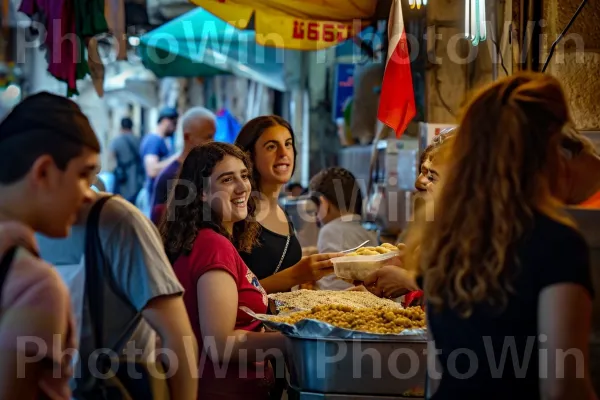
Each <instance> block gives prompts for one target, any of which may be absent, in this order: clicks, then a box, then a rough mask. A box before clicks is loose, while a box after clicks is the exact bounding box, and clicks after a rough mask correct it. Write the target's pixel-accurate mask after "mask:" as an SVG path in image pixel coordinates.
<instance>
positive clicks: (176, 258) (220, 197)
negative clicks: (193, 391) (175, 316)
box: [161, 143, 284, 400]
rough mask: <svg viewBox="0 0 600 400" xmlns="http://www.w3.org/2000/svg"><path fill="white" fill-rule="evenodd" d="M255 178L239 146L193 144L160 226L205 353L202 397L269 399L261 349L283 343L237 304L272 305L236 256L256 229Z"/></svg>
mask: <svg viewBox="0 0 600 400" xmlns="http://www.w3.org/2000/svg"><path fill="white" fill-rule="evenodd" d="M251 177H252V168H251V163H250V160H249V159H248V157H247V156H246V155H245V154H244V153H243V152H242V151H241V150H240V149H238V148H237V147H235V146H232V145H229V144H225V143H208V144H204V145H202V146H199V147H196V148H194V149H193V150H192V151H191V152H190V154H189V155H188V156H187V157H186V159H185V161H184V162H183V165H182V167H181V170H180V173H179V177H178V184H177V185H176V186H175V188H174V190H173V192H172V194H171V198H170V199H169V202H168V207H167V214H166V218H164V220H163V223H162V225H161V234H162V237H163V241H164V244H165V248H166V250H167V254H168V255H169V258H170V259H171V261H172V262H173V268H174V269H175V273H176V275H177V277H178V278H179V280H180V281H181V283H182V285H183V287H184V289H185V294H184V301H185V304H186V308H187V311H188V314H189V317H190V320H191V322H192V327H193V328H194V333H195V335H196V337H197V339H198V343H199V344H201V345H202V347H201V348H202V350H203V352H204V354H203V356H202V357H201V358H200V359H201V361H200V365H199V368H200V382H199V391H198V398H200V399H239V398H245V399H256V400H264V399H267V398H268V397H269V390H270V389H271V387H272V384H273V382H274V379H273V371H272V369H271V368H270V367H269V363H268V362H267V361H265V360H264V359H259V355H260V354H264V353H266V352H267V351H269V350H272V349H276V350H281V351H283V350H282V349H283V348H284V341H283V336H282V335H281V334H280V333H265V332H264V331H263V329H262V325H261V323H260V322H259V321H255V320H254V319H253V318H252V317H250V316H249V315H248V314H246V313H245V312H243V311H241V310H240V309H239V308H240V307H247V308H249V309H250V310H252V311H254V312H255V313H261V314H262V313H266V311H267V305H268V299H267V294H266V292H265V291H264V289H263V288H262V286H261V285H260V283H259V281H258V279H257V278H256V276H255V275H254V274H253V273H252V272H251V271H250V270H249V269H248V267H247V266H246V264H245V263H244V261H243V260H242V259H241V257H240V255H239V254H238V251H251V250H252V248H253V247H254V245H255V244H256V241H257V236H258V232H259V226H258V224H257V223H256V222H254V221H253V216H254V215H253V214H254V212H255V202H254V199H253V197H252V196H250V194H251V190H252V183H251V179H252V178H251ZM232 345H233V346H232ZM263 358H264V357H263ZM222 365H224V366H223V367H221V366H222ZM221 368H224V369H225V371H224V372H223V373H224V377H222V376H220V374H221V372H222V370H221Z"/></svg>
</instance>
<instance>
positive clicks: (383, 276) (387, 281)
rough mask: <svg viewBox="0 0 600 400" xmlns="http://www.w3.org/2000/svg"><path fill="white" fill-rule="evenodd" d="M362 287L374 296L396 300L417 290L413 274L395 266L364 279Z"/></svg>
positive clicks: (381, 269) (387, 266)
mask: <svg viewBox="0 0 600 400" xmlns="http://www.w3.org/2000/svg"><path fill="white" fill-rule="evenodd" d="M364 285H365V287H366V288H367V289H368V290H369V291H370V292H371V293H373V294H374V295H376V296H379V297H385V298H396V297H400V296H402V295H404V294H406V293H407V292H410V291H413V290H419V287H418V286H417V282H416V277H415V274H414V273H412V272H409V271H407V270H405V269H404V268H401V267H399V266H396V265H386V266H385V267H383V268H380V269H378V270H377V271H375V272H374V273H372V274H371V275H369V276H368V277H367V278H366V279H365V281H364Z"/></svg>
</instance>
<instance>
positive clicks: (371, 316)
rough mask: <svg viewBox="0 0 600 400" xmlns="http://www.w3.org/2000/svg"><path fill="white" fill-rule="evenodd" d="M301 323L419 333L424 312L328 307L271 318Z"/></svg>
mask: <svg viewBox="0 0 600 400" xmlns="http://www.w3.org/2000/svg"><path fill="white" fill-rule="evenodd" d="M304 319H316V320H318V321H323V322H327V323H329V324H331V325H333V326H337V327H339V328H345V329H351V330H355V331H361V332H370V333H380V334H398V333H401V332H402V331H404V330H405V329H419V328H421V329H423V328H425V327H426V325H427V324H426V321H425V312H424V311H423V310H422V309H421V308H420V307H410V308H406V309H404V308H397V307H394V308H391V307H377V308H353V307H348V306H343V305H339V304H330V305H322V306H316V307H313V308H312V310H310V311H299V312H295V313H292V314H288V315H284V316H277V317H273V318H271V320H272V321H274V322H280V323H286V324H290V325H294V324H295V323H297V322H300V321H302V320H304Z"/></svg>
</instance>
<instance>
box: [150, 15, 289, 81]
mask: <svg viewBox="0 0 600 400" xmlns="http://www.w3.org/2000/svg"><path fill="white" fill-rule="evenodd" d="M139 55H140V57H141V59H142V62H143V63H144V66H145V67H146V68H148V69H150V70H151V71H152V72H154V73H155V74H156V76H158V77H166V76H173V77H206V76H214V75H226V74H233V75H237V76H241V77H244V78H248V79H251V80H254V81H256V82H260V83H262V84H264V85H266V86H268V87H271V88H273V89H276V90H281V91H285V89H286V86H285V83H284V68H283V60H284V51H283V50H282V49H275V48H268V47H263V46H260V45H258V44H257V43H256V40H255V33H254V32H253V31H245V30H240V29H237V28H235V27H233V26H232V25H229V24H227V23H226V22H224V21H222V20H221V19H219V18H217V17H215V16H214V15H212V14H211V13H209V12H208V11H206V10H204V9H202V8H198V9H196V10H193V11H190V12H188V13H186V14H184V15H182V16H180V17H179V18H177V19H175V20H173V21H171V22H169V23H167V24H164V25H162V26H161V27H159V28H157V29H155V30H153V31H151V32H148V33H147V34H145V35H144V36H142V37H141V38H140V46H139Z"/></svg>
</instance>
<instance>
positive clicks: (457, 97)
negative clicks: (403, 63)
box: [426, 0, 512, 123]
mask: <svg viewBox="0 0 600 400" xmlns="http://www.w3.org/2000/svg"><path fill="white" fill-rule="evenodd" d="M488 3H489V2H488ZM511 10H512V6H511V7H506V6H505V1H500V2H499V7H498V10H497V12H495V15H496V16H497V18H496V20H497V26H498V32H497V35H496V36H494V35H493V34H492V32H491V31H490V28H491V25H490V23H488V40H486V41H484V42H481V43H480V44H479V46H477V47H473V46H472V45H471V44H470V43H468V42H467V40H465V39H463V38H462V37H463V35H464V30H465V29H464V25H465V24H464V21H465V11H464V0H439V1H430V2H428V5H427V26H428V34H427V42H428V44H427V47H428V49H427V52H428V54H427V58H428V65H427V73H426V80H427V94H426V109H427V112H426V121H427V122H429V123H454V122H456V117H457V116H458V115H459V114H460V110H461V108H462V106H463V105H464V104H465V102H466V101H467V100H468V98H469V97H470V95H471V94H472V93H473V91H474V90H476V89H478V88H480V87H482V86H484V85H486V84H487V83H489V82H491V81H492V80H493V78H494V76H497V77H502V76H505V75H506V73H505V72H504V68H502V63H501V61H502V60H503V61H504V66H505V68H506V69H507V71H508V72H509V73H510V72H511V71H512V63H511V56H510V53H511V49H510V47H509V44H508V35H510V30H509V29H508V27H509V23H505V21H510V20H511V16H510V14H508V16H507V17H505V12H507V13H510V12H511ZM487 11H488V20H490V21H491V18H492V15H494V14H492V11H493V10H492V9H491V8H489V9H488V10H487ZM433 35H436V37H435V41H434V36H433ZM496 46H498V48H500V49H501V52H502V54H503V56H502V57H500V56H497V57H494V54H495V52H496V51H497V47H496ZM494 65H495V67H494ZM494 71H496V74H495V73H494Z"/></svg>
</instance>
